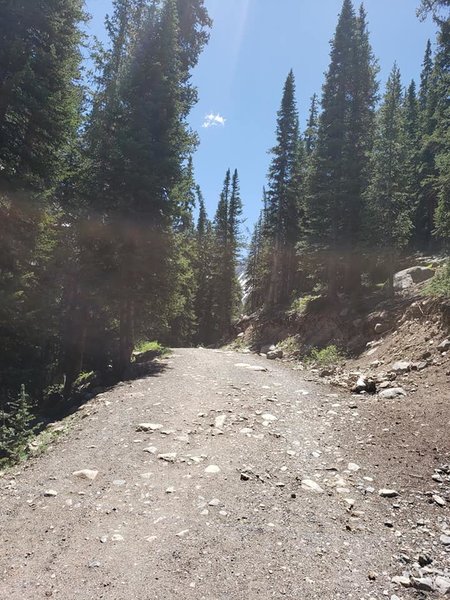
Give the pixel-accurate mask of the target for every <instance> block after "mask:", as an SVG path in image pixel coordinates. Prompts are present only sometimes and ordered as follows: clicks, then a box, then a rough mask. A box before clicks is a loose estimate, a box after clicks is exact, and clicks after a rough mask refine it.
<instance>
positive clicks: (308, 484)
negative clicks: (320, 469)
mask: <svg viewBox="0 0 450 600" xmlns="http://www.w3.org/2000/svg"><path fill="white" fill-rule="evenodd" d="M301 486H302V488H303V489H304V490H307V491H309V492H317V493H319V494H322V493H323V489H322V488H321V487H320V485H319V484H318V483H316V482H315V481H313V480H312V479H302V481H301Z"/></svg>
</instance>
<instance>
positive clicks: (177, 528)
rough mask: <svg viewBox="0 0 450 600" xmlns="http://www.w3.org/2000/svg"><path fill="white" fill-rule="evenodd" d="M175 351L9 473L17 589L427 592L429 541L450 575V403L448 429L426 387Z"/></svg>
mask: <svg viewBox="0 0 450 600" xmlns="http://www.w3.org/2000/svg"><path fill="white" fill-rule="evenodd" d="M165 362H166V368H165V369H164V370H163V371H162V372H161V373H160V374H158V375H156V376H152V377H147V378H144V379H141V380H138V381H133V382H128V383H124V384H120V385H119V386H116V387H115V388H114V389H112V390H110V391H108V392H105V393H103V394H101V395H99V396H97V397H96V398H94V399H93V400H91V401H90V402H89V403H87V404H86V405H85V406H84V407H82V409H81V410H80V411H79V412H78V413H77V417H76V418H75V419H74V420H73V421H72V426H71V427H70V429H69V431H67V432H66V433H64V434H62V436H61V437H60V439H59V440H58V441H57V442H56V443H55V444H53V446H52V447H51V448H50V449H49V450H48V451H47V452H46V453H45V454H43V455H41V456H40V457H37V458H35V459H31V460H30V461H29V462H28V463H26V464H25V465H21V466H20V467H16V468H14V469H11V470H10V471H8V472H7V473H5V474H4V476H3V477H1V478H0V543H1V547H0V598H1V599H3V598H4V599H5V600H6V599H8V600H40V599H44V598H48V597H52V598H57V599H60V600H72V599H73V600H75V599H76V600H94V599H95V600H99V599H108V600H134V599H136V600H163V599H164V600H165V599H172V598H173V599H177V600H184V599H186V600H188V599H189V600H203V599H205V600H237V599H246V600H253V599H254V600H268V599H271V598H279V599H284V598H285V599H288V600H312V599H317V600H319V599H320V600H328V599H330V600H331V599H333V600H336V599H338V598H342V599H354V600H369V599H373V600H374V599H381V598H388V599H391V598H393V599H394V600H395V599H396V598H400V599H403V598H404V599H406V598H423V597H425V596H424V595H421V594H422V592H418V591H416V590H413V589H407V588H403V587H402V586H401V585H400V584H395V583H393V582H392V578H393V577H394V576H398V575H402V573H403V572H404V571H405V570H411V568H412V567H411V564H413V563H414V561H415V560H416V558H417V555H418V554H419V553H420V552H422V553H427V554H428V555H430V557H431V558H432V560H433V562H432V563H431V564H432V565H433V567H435V568H436V569H438V570H439V572H442V573H443V574H444V575H445V569H448V567H449V563H450V560H449V559H450V548H449V547H448V546H445V545H444V544H443V543H441V541H440V538H441V536H442V535H443V534H445V533H446V532H447V531H450V517H449V510H448V507H449V506H450V498H449V490H450V484H449V483H448V482H447V483H446V482H445V481H444V480H443V481H442V482H437V481H436V480H433V479H431V477H432V475H433V473H434V469H436V468H438V467H439V464H440V462H442V460H443V457H445V455H446V456H447V457H448V456H449V454H448V453H449V451H450V441H449V439H448V438H449V436H448V431H449V428H448V425H449V404H450V403H449V402H448V401H446V402H445V403H444V404H442V405H439V406H440V409H439V410H440V411H441V412H440V413H438V415H439V422H440V423H441V424H442V427H441V428H440V427H436V424H435V423H434V422H432V420H430V419H427V413H426V411H425V409H424V408H423V403H422V402H421V401H420V399H419V398H417V399H415V400H413V401H411V402H410V403H407V401H406V400H405V399H403V398H402V399H399V400H395V401H392V400H391V401H389V402H387V401H383V402H382V401H381V400H379V399H377V398H375V397H367V396H366V397H355V396H350V395H348V394H347V393H345V392H343V391H340V390H338V389H336V388H329V387H326V386H321V385H318V384H316V383H313V382H311V381H307V376H306V377H305V374H304V373H302V372H300V371H293V370H292V369H290V368H287V367H286V366H284V365H283V364H280V363H278V362H277V361H268V360H265V359H263V358H260V357H256V356H252V355H245V354H237V353H233V352H228V351H214V350H202V349H186V350H184V349H183V350H179V349H177V350H175V351H174V353H173V355H172V356H171V357H170V358H168V359H167V360H166V361H165ZM262 369H266V370H262ZM442 430H443V431H442ZM446 453H447V454H446ZM86 470H87V471H86ZM80 471H81V473H80ZM77 472H78V473H77ZM96 472H97V473H96ZM74 473H77V474H74ZM89 477H90V478H89ZM449 479H450V478H449ZM382 489H389V490H395V492H397V494H394V496H395V497H391V498H385V497H381V496H380V494H379V491H380V490H382ZM433 494H439V497H440V498H441V499H443V505H439V504H437V503H436V502H435V501H433V497H432V496H433ZM449 535H450V534H449ZM426 597H427V598H434V597H439V596H438V595H437V594H436V593H430V594H426Z"/></svg>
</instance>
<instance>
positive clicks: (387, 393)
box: [378, 387, 406, 400]
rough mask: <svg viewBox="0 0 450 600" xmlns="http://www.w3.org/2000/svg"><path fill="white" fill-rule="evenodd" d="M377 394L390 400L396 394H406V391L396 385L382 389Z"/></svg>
mask: <svg viewBox="0 0 450 600" xmlns="http://www.w3.org/2000/svg"><path fill="white" fill-rule="evenodd" d="M378 395H379V396H380V398H384V399H385V400H392V399H393V398H398V396H406V392H405V390H404V389H403V388H401V387H398V388H389V389H387V390H382V391H381V392H380V393H379V394H378Z"/></svg>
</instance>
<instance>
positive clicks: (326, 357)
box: [306, 345, 345, 367]
mask: <svg viewBox="0 0 450 600" xmlns="http://www.w3.org/2000/svg"><path fill="white" fill-rule="evenodd" d="M343 360H345V356H344V355H343V354H342V352H341V351H340V350H339V348H338V347H337V346H334V345H332V346H327V347H326V348H322V349H321V350H318V349H317V348H313V349H312V350H311V352H310V353H309V356H308V357H307V358H306V362H307V363H308V364H312V363H314V364H316V365H318V366H320V367H332V366H334V365H337V364H339V363H340V362H342V361H343Z"/></svg>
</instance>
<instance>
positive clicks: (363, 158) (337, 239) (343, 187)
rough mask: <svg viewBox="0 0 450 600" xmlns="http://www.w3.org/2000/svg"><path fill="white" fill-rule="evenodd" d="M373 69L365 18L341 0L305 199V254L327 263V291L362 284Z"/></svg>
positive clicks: (333, 291) (347, 1)
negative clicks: (364, 212) (362, 251)
mask: <svg viewBox="0 0 450 600" xmlns="http://www.w3.org/2000/svg"><path fill="white" fill-rule="evenodd" d="M376 73H377V66H376V63H375V60H374V58H373V55H372V50H371V47H370V43H369V37H368V32H367V25H366V17H365V13H364V10H363V9H361V11H360V14H359V16H356V15H355V12H354V10H353V6H352V3H351V1H350V0H344V3H343V7H342V11H341V14H340V17H339V22H338V25H337V29H336V33H335V37H334V39H333V42H332V50H331V63H330V67H329V70H328V73H327V75H326V80H325V85H324V88H323V97H322V113H321V116H320V124H319V132H318V140H317V146H316V150H315V152H314V155H313V157H312V161H311V168H310V170H309V177H308V180H309V183H308V194H307V202H306V208H307V211H306V212H307V221H308V228H309V235H308V250H309V253H310V254H311V253H312V254H313V256H314V255H315V256H316V260H318V261H319V263H323V262H325V264H326V270H327V272H328V274H327V276H326V281H327V284H328V292H329V294H330V295H332V296H333V295H335V294H336V292H337V291H338V290H339V289H343V290H344V291H348V292H354V291H355V290H357V289H358V286H359V279H360V277H359V276H360V270H361V266H360V246H361V239H360V232H361V220H362V214H363V202H362V197H363V193H364V190H365V188H366V186H367V178H368V160H369V154H370V150H371V147H372V141H373V122H374V105H375V100H376V95H377V84H376V80H375V76H376Z"/></svg>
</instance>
